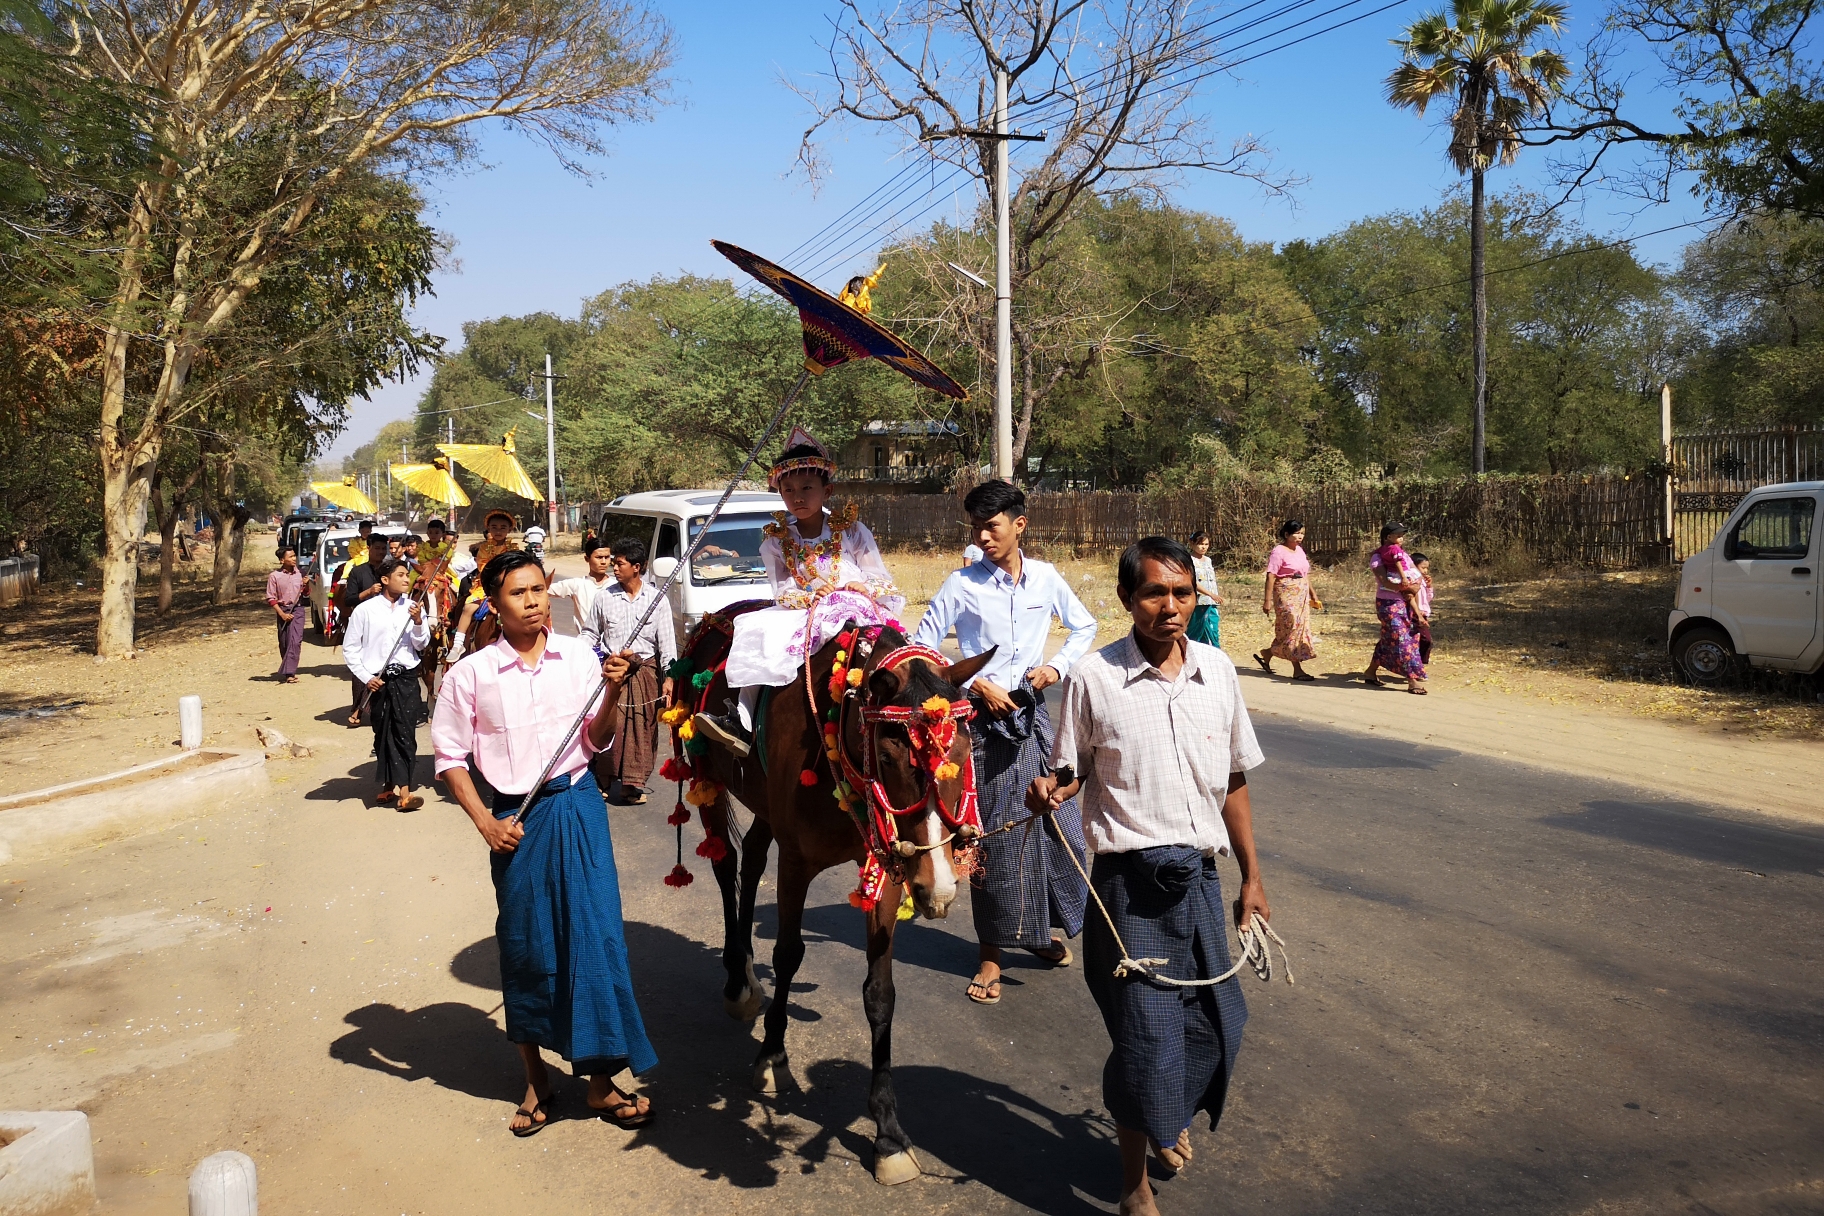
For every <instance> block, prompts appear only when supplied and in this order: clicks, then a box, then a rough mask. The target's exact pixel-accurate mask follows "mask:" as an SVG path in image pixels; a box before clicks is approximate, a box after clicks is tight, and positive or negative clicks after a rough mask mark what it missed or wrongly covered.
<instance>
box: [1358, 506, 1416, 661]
mask: <svg viewBox="0 0 1824 1216" xmlns="http://www.w3.org/2000/svg"><path fill="white" fill-rule="evenodd" d="M1405 535H1406V525H1405V524H1402V523H1398V522H1394V521H1391V520H1390V521H1389V522H1388V523H1386V524H1385V525H1383V526H1382V528H1381V547H1380V548H1378V549H1376V550H1375V551H1374V554H1373V556H1371V557H1370V558H1369V559H1368V568H1369V569H1370V570H1372V571H1374V611H1375V615H1377V616H1379V617H1380V618H1381V636H1380V640H1379V641H1377V642H1376V643H1375V644H1374V654H1373V656H1372V657H1370V658H1369V660H1368V670H1367V671H1364V672H1363V673H1362V679H1363V681H1364V682H1366V683H1369V684H1377V685H1378V684H1380V683H1381V682H1382V681H1381V678H1380V676H1379V675H1377V674H1376V672H1378V671H1379V670H1380V668H1382V667H1386V668H1388V669H1389V670H1390V671H1393V672H1394V673H1396V674H1398V675H1401V676H1404V677H1405V678H1406V691H1407V692H1409V693H1413V694H1415V695H1417V696H1421V697H1422V696H1424V695H1425V660H1424V659H1422V658H1421V657H1420V655H1419V631H1420V630H1421V629H1424V628H1428V627H1429V626H1430V621H1428V620H1427V619H1426V616H1425V613H1424V612H1423V611H1422V610H1421V605H1420V602H1419V597H1420V595H1421V593H1422V592H1423V591H1424V576H1423V575H1421V574H1420V573H1419V568H1418V566H1417V565H1415V564H1414V562H1413V560H1412V557H1411V556H1410V555H1409V554H1408V553H1407V552H1406V550H1405V549H1403V548H1402V547H1401V546H1400V540H1401V538H1402V537H1404V536H1405Z"/></svg>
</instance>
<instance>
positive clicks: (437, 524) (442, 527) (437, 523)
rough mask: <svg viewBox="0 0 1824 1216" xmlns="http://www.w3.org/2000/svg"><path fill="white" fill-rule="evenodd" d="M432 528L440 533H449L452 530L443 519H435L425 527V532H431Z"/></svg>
mask: <svg viewBox="0 0 1824 1216" xmlns="http://www.w3.org/2000/svg"><path fill="white" fill-rule="evenodd" d="M432 528H436V529H437V530H438V531H439V532H448V531H449V530H450V526H449V525H448V524H446V523H444V522H443V521H442V520H441V519H433V520H431V521H430V522H428V523H426V524H425V525H424V530H425V531H426V532H429V531H430V530H431V529H432Z"/></svg>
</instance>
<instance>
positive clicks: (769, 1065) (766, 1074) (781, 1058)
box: [754, 1051, 789, 1097]
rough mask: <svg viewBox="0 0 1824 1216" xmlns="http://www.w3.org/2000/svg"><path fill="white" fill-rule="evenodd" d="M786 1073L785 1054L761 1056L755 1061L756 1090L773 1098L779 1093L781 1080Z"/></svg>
mask: <svg viewBox="0 0 1824 1216" xmlns="http://www.w3.org/2000/svg"><path fill="white" fill-rule="evenodd" d="M784 1075H789V1074H787V1073H786V1067H785V1053H784V1052H783V1051H782V1052H780V1053H779V1054H778V1055H770V1056H761V1057H760V1058H759V1059H758V1060H755V1061H754V1088H755V1089H757V1090H759V1091H760V1092H761V1093H763V1094H766V1095H767V1096H768V1097H772V1096H774V1095H776V1094H777V1093H778V1092H779V1078H780V1077H781V1076H784Z"/></svg>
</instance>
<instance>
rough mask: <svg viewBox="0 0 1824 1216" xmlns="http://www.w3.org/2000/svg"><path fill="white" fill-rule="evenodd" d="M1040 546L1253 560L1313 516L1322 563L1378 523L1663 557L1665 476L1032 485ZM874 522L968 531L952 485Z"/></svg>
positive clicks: (1596, 555) (876, 511) (1031, 529)
mask: <svg viewBox="0 0 1824 1216" xmlns="http://www.w3.org/2000/svg"><path fill="white" fill-rule="evenodd" d="M1026 502H1027V516H1028V518H1029V520H1030V521H1031V522H1030V523H1029V524H1028V528H1027V533H1026V535H1027V538H1028V543H1029V544H1030V545H1031V546H1032V547H1033V549H1034V551H1035V552H1048V551H1049V552H1071V553H1079V554H1082V553H1092V552H1107V551H1111V550H1118V549H1121V548H1123V547H1125V546H1126V545H1128V544H1129V543H1131V542H1132V541H1134V540H1136V539H1137V538H1139V537H1142V536H1171V537H1175V538H1177V539H1179V540H1183V539H1185V538H1186V537H1188V536H1190V534H1191V533H1193V532H1196V531H1199V530H1201V531H1205V532H1208V533H1209V534H1210V550H1211V555H1212V556H1213V557H1215V558H1216V559H1217V560H1218V561H1219V562H1221V563H1224V564H1231V565H1233V564H1241V565H1251V564H1254V563H1256V562H1258V561H1260V560H1263V559H1264V557H1265V553H1266V549H1267V547H1268V546H1270V545H1271V544H1272V543H1273V532H1274V529H1275V528H1276V527H1277V526H1278V524H1279V523H1280V522H1281V521H1282V520H1286V519H1298V520H1302V521H1303V522H1304V524H1305V547H1306V549H1307V550H1308V551H1309V552H1310V553H1311V555H1312V557H1313V558H1315V559H1316V560H1317V561H1319V562H1321V563H1325V564H1330V563H1334V562H1337V561H1342V560H1346V559H1348V558H1351V557H1354V556H1357V555H1360V554H1362V553H1365V552H1366V551H1368V550H1370V549H1372V548H1373V547H1374V546H1375V545H1376V544H1377V543H1378V542H1379V539H1380V529H1381V524H1382V523H1383V522H1384V521H1386V520H1391V519H1397V520H1399V521H1401V522H1402V523H1404V524H1406V526H1407V527H1409V528H1411V529H1412V535H1411V539H1410V540H1409V541H1408V545H1409V547H1417V548H1423V547H1424V546H1425V545H1426V544H1428V543H1430V544H1436V543H1438V542H1439V541H1446V542H1449V543H1450V544H1452V545H1453V546H1455V547H1456V549H1457V550H1458V551H1459V552H1460V553H1461V554H1462V555H1463V556H1465V557H1467V558H1469V559H1470V560H1472V561H1478V562H1482V561H1490V560H1494V559H1496V558H1499V557H1501V556H1504V555H1507V554H1509V553H1512V552H1513V551H1514V550H1516V549H1521V550H1524V551H1525V552H1526V553H1527V554H1528V555H1529V556H1531V557H1532V558H1533V559H1534V560H1536V561H1538V562H1540V563H1543V564H1547V565H1580V566H1589V567H1594V568H1598V569H1614V568H1627V567H1636V566H1643V565H1652V564H1657V563H1663V562H1664V561H1666V560H1667V551H1666V543H1665V521H1664V502H1665V499H1664V482H1663V481H1661V480H1660V479H1659V478H1656V477H1610V476H1592V477H1502V476H1495V477H1483V478H1462V479H1457V480H1451V481H1409V482H1384V483H1362V484H1352V485H1342V486H1324V487H1316V488H1301V487H1297V486H1288V485H1278V484H1270V483H1259V482H1252V481H1234V482H1229V483H1226V484H1224V485H1221V486H1219V487H1216V488H1213V489H1208V490H1182V491H1174V492H1169V493H1141V492H1137V491H1121V490H1114V491H1072V492H1065V493H1053V492H1034V493H1030V494H1028V495H1027V496H1026ZM863 511H864V519H865V521H866V522H867V525H868V527H869V528H871V529H872V530H873V532H874V535H875V537H876V538H877V539H878V540H879V541H880V544H881V545H882V547H884V548H927V549H961V548H962V547H963V545H965V544H966V543H968V529H967V526H966V522H965V520H964V518H963V511H962V506H961V502H960V499H959V497H958V496H956V495H953V494H900V495H889V494H870V495H867V496H866V498H865V500H864V502H863Z"/></svg>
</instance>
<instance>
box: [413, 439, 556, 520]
mask: <svg viewBox="0 0 1824 1216" xmlns="http://www.w3.org/2000/svg"><path fill="white" fill-rule="evenodd" d="M518 429H519V428H518V427H514V428H513V431H517V430H518ZM513 431H508V432H507V433H506V434H505V435H503V436H501V439H500V443H499V444H498V445H497V444H492V443H440V444H438V445H437V450H438V451H439V452H442V453H443V454H444V455H445V456H448V457H449V458H450V459H451V460H453V461H455V462H456V463H457V464H459V465H461V466H462V467H463V468H465V469H467V470H469V472H471V473H474V474H475V475H476V476H477V477H480V478H481V479H482V480H483V481H486V482H491V483H493V484H494V485H497V486H499V487H500V488H501V489H503V490H505V491H506V492H507V493H509V494H517V495H519V496H520V497H521V498H529V499H531V500H532V501H533V502H543V501H545V496H544V495H543V494H540V493H539V492H538V487H537V486H535V485H533V484H532V479H531V478H530V477H527V476H526V471H525V469H523V468H521V467H520V463H519V458H518V457H516V456H514V455H513V452H514V450H515V449H514V446H513Z"/></svg>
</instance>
